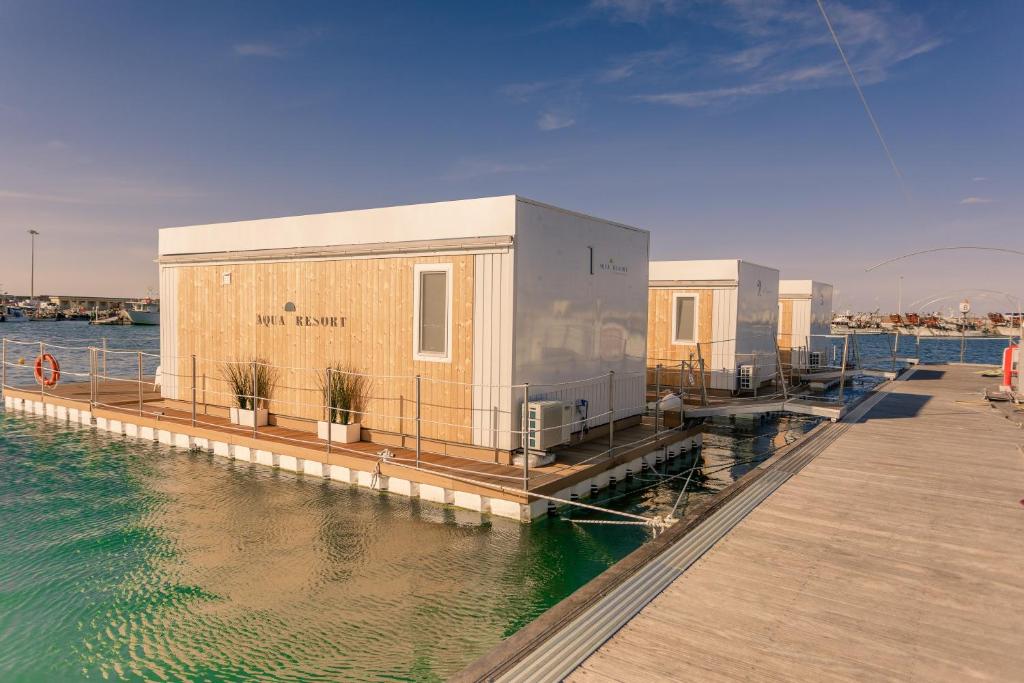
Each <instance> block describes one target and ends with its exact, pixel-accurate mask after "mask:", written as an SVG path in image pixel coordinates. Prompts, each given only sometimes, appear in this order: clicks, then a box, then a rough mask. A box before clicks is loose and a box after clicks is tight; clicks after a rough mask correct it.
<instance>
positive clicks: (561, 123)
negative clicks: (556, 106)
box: [537, 111, 576, 132]
mask: <svg viewBox="0 0 1024 683" xmlns="http://www.w3.org/2000/svg"><path fill="white" fill-rule="evenodd" d="M574 125H576V119H574V118H573V117H572V116H569V115H567V114H559V113H557V112H553V111H546V112H544V113H543V114H541V115H540V118H539V119H537V127H538V128H540V129H541V130H543V131H545V132H547V131H552V130H561V129H562V128H568V127H570V126H574Z"/></svg>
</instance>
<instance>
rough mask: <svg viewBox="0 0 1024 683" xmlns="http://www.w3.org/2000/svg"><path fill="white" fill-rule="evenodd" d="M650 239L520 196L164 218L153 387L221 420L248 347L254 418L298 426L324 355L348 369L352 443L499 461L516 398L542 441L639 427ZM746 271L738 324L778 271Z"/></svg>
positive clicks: (509, 436)
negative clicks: (360, 390)
mask: <svg viewBox="0 0 1024 683" xmlns="http://www.w3.org/2000/svg"><path fill="white" fill-rule="evenodd" d="M648 245H649V234H648V233H647V231H644V230H639V229H636V228H633V227H630V226H627V225H622V224H619V223H615V222H612V221H607V220H601V219H598V218H594V217H591V216H586V215H583V214H580V213H576V212H573V211H567V210H564V209H560V208H557V207H554V206H549V205H546V204H542V203H539V202H536V201H532V200H530V199H525V198H523V197H519V196H501V197H489V198H482V199H470V200H463V201H451V202H440V203H432V204H419V205H412V206H396V207H390V208H379V209H369V210H359V211H344V212H338V213H327V214H318V215H307V216H293V217H287V218H270V219H262V220H250V221H241V222H235V223H223V224H214V225H199V226H192V227H179V228H166V229H163V230H160V234H159V269H160V300H161V303H162V306H161V308H160V323H161V325H160V337H161V368H162V369H161V377H162V383H161V392H162V395H163V397H164V399H165V400H166V401H167V402H168V403H169V405H172V406H173V405H177V404H181V405H184V404H185V403H186V402H188V401H190V399H191V392H192V388H193V387H194V386H198V390H197V400H198V402H199V403H200V404H201V407H200V411H201V412H202V413H203V414H217V415H227V414H228V413H229V411H231V409H232V408H234V407H236V406H235V396H234V395H233V394H232V390H231V387H230V384H229V381H228V379H229V376H228V371H227V368H228V367H229V366H230V365H232V364H237V365H241V366H242V367H248V366H249V364H251V363H253V362H255V361H259V362H260V363H266V364H267V365H266V366H265V367H270V368H273V372H274V373H275V375H276V377H275V378H276V383H275V385H274V386H275V388H274V389H273V394H272V395H271V396H270V397H269V402H268V403H267V412H268V415H267V418H266V419H267V420H268V421H269V422H270V423H271V424H278V425H287V426H289V427H291V428H293V429H296V428H307V426H308V428H309V429H310V430H313V427H312V425H313V423H314V422H316V421H318V420H323V419H324V417H323V416H324V413H325V407H324V406H325V403H324V399H323V394H322V388H321V386H320V382H321V380H322V378H323V377H324V376H325V372H326V373H327V375H328V376H331V372H332V370H331V369H332V368H335V369H340V370H341V371H342V372H348V373H358V374H359V375H360V376H364V377H365V378H366V381H365V384H364V387H365V391H366V396H365V399H366V400H365V407H364V408H363V410H362V411H361V413H360V416H359V419H360V421H361V427H362V429H361V435H360V438H361V439H362V440H364V441H372V442H376V443H379V444H381V447H382V448H383V447H386V446H388V445H394V446H405V447H411V445H412V443H413V440H414V439H415V440H416V442H417V443H419V441H420V439H419V438H417V435H418V436H419V437H421V438H422V441H423V448H424V449H434V451H435V452H443V453H446V454H452V455H458V456H460V457H469V458H477V459H480V460H485V461H489V462H499V463H506V464H507V463H512V462H513V461H514V457H515V454H514V452H515V451H516V450H517V449H519V448H521V446H522V444H521V438H520V435H521V434H522V432H523V431H525V430H523V429H522V425H523V423H522V416H523V413H524V410H523V405H524V402H527V401H528V402H529V404H530V407H531V409H532V408H533V404H534V403H535V402H536V403H537V404H538V409H539V410H540V409H542V410H543V411H544V414H545V415H546V416H547V418H550V419H548V420H547V422H546V423H545V425H546V426H545V427H544V430H546V431H544V432H543V434H545V435H548V434H557V435H558V436H557V438H552V439H542V440H544V441H545V442H546V443H545V444H540V445H539V446H538V448H541V449H544V448H547V447H550V446H551V445H552V444H557V443H560V442H565V441H568V440H575V439H578V438H579V437H580V434H585V433H587V432H588V431H589V430H593V429H595V428H597V427H599V426H601V425H606V424H607V423H608V421H609V415H612V416H614V419H615V420H616V421H623V420H631V419H632V420H635V421H636V422H638V421H639V419H640V418H639V415H640V414H641V413H642V412H643V410H644V408H645V406H644V377H643V375H644V370H645V357H646V351H647V330H648V326H647V296H648V295H647V284H648V256H649V252H648V249H649V246H648ZM733 263H734V270H735V268H736V267H739V266H738V264H737V262H733ZM743 269H744V270H743V272H744V273H747V272H748V269H747V267H746V265H744V266H743ZM749 272H750V273H757V274H756V275H751V276H750V277H755V278H762V279H764V278H768V279H771V278H769V275H768V273H769V271H768V270H764V274H760V273H762V270H756V271H754V270H750V271H749ZM770 272H771V273H775V271H770ZM730 277H731V279H732V280H733V281H736V280H738V279H739V278H738V277H737V276H736V274H735V273H733V275H732V276H730ZM746 277H747V275H744V278H743V280H742V282H743V287H744V292H746V289H751V288H752V289H751V291H752V292H754V293H752V294H751V296H755V297H758V296H763V297H765V298H766V300H767V299H769V298H770V299H772V302H773V303H772V311H773V313H772V314H771V316H769V318H770V319H765V320H762V321H760V322H755V320H754V319H753V318H754V317H756V315H760V313H759V312H758V313H757V314H756V315H754V314H751V315H749V316H748V315H747V311H746V309H743V315H742V319H743V324H744V325H748V322H747V319H748V317H749V318H751V319H750V321H749V325H755V324H761V325H764V326H770V325H773V324H774V315H775V313H774V311H775V303H774V296H775V295H774V292H775V291H776V285H777V280H778V276H777V273H775V275H774V280H771V282H768V281H767V280H765V282H764V283H763V284H762V285H760V286H755V284H754V283H753V282H748V281H747V279H746ZM736 288H737V285H736V283H735V282H734V283H733V289H734V290H735V289H736ZM735 298H736V297H735V295H734V296H733V299H735ZM746 329H747V328H746V327H744V328H743V330H744V334H746ZM728 348H730V349H731V348H732V347H731V346H729V347H728ZM744 348H746V347H744ZM756 348H758V349H760V348H761V347H756ZM719 356H721V353H720V351H718V350H715V351H712V358H715V359H718V358H719ZM722 362H723V363H724V361H722ZM193 363H194V367H195V373H194V374H193V372H192V367H193ZM260 367H264V366H262V365H261V366H260ZM550 402H554V403H553V404H552V403H550ZM540 404H544V406H541V405H540ZM551 405H558V406H560V407H561V408H560V410H559V411H557V415H555V414H553V413H551V411H549V410H548V408H549V407H550V406H551ZM609 408H610V410H609ZM537 417H538V420H539V419H540V413H538V416H537ZM252 419H253V420H256V419H259V418H257V417H255V416H254V417H253V418H252ZM556 423H557V424H559V425H561V427H560V428H557V429H552V428H551V425H552V424H556ZM531 425H533V420H532V419H531ZM533 426H535V427H536V425H533ZM556 426H557V425H556ZM538 430H539V427H538ZM314 431H315V430H314ZM538 433H539V431H538V432H533V434H534V435H537V434H538ZM532 447H533V444H531V451H532Z"/></svg>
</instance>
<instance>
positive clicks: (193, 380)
mask: <svg viewBox="0 0 1024 683" xmlns="http://www.w3.org/2000/svg"><path fill="white" fill-rule="evenodd" d="M192 426H193V427H195V426H196V354H194V353H193V354H192Z"/></svg>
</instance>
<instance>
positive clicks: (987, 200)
mask: <svg viewBox="0 0 1024 683" xmlns="http://www.w3.org/2000/svg"><path fill="white" fill-rule="evenodd" d="M960 203H961V204H991V203H992V198H991V197H964V198H963V199H961V200H960Z"/></svg>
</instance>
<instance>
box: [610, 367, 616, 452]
mask: <svg viewBox="0 0 1024 683" xmlns="http://www.w3.org/2000/svg"><path fill="white" fill-rule="evenodd" d="M614 451H615V371H614V370H609V371H608V456H609V457H611V455H612V453H613V452H614Z"/></svg>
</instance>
